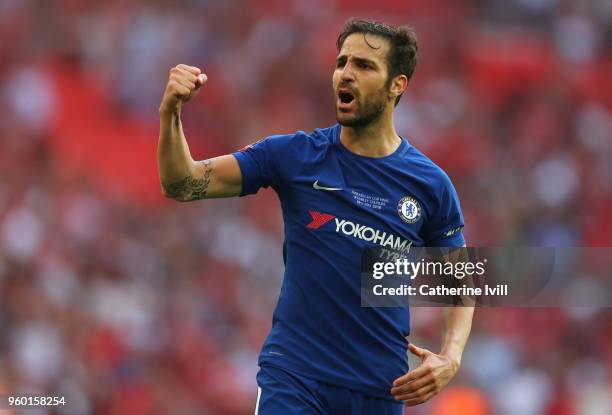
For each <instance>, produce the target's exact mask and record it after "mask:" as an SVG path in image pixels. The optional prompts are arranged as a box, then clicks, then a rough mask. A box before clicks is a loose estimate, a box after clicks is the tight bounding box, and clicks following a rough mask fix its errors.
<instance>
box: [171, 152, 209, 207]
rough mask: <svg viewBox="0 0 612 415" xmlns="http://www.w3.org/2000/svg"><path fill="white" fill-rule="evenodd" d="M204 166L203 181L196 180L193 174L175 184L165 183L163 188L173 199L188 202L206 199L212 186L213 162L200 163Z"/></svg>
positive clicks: (204, 161)
mask: <svg viewBox="0 0 612 415" xmlns="http://www.w3.org/2000/svg"><path fill="white" fill-rule="evenodd" d="M199 163H201V164H202V165H203V166H204V175H203V176H202V178H201V179H196V178H195V177H194V176H193V175H192V174H190V175H189V176H187V177H185V178H183V179H181V180H179V181H178V182H174V183H170V184H168V183H163V182H162V186H163V188H164V191H165V192H166V194H167V195H168V196H170V197H172V198H173V199H176V200H180V201H183V202H188V201H190V200H197V199H204V198H205V197H206V192H207V191H208V185H209V184H210V174H211V173H212V161H211V160H203V161H200V162H199Z"/></svg>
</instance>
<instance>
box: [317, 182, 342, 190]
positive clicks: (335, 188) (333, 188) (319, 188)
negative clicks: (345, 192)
mask: <svg viewBox="0 0 612 415" xmlns="http://www.w3.org/2000/svg"><path fill="white" fill-rule="evenodd" d="M312 187H313V189H315V190H326V191H328V192H334V191H336V190H342V188H341V187H325V186H320V185H319V181H318V180H316V181H315V182H314V183H313V184H312Z"/></svg>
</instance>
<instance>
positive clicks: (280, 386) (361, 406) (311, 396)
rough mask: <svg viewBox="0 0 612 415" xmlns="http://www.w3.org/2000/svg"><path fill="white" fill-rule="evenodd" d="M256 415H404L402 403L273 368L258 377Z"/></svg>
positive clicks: (266, 368)
mask: <svg viewBox="0 0 612 415" xmlns="http://www.w3.org/2000/svg"><path fill="white" fill-rule="evenodd" d="M257 385H258V386H259V388H260V390H259V392H258V401H257V404H256V412H255V415H287V414H291V415H338V414H342V415H374V414H375V415H401V414H403V413H404V405H403V403H402V402H397V401H396V402H391V401H388V400H386V399H381V398H374V397H371V396H368V395H367V394H364V393H361V392H357V391H353V390H350V389H346V388H342V387H338V386H335V385H331V384H327V383H324V382H319V381H316V380H313V379H308V378H307V377H304V376H300V375H297V374H295V373H291V372H289V371H287V370H285V369H281V368H277V367H274V366H262V367H261V368H260V370H259V373H258V374H257Z"/></svg>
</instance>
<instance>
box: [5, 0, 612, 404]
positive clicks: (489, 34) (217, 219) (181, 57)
mask: <svg viewBox="0 0 612 415" xmlns="http://www.w3.org/2000/svg"><path fill="white" fill-rule="evenodd" d="M375 3H376V4H375V5H372V2H367V1H363V0H355V1H352V0H335V1H324V0H313V1H307V0H275V1H244V2H241V1H238V0H233V1H223V2H221V1H219V2H217V1H206V0H200V1H195V0H194V1H186V2H181V3H180V4H179V3H178V2H173V1H159V0H157V1H144V0H143V1H138V0H130V1H118V0H104V1H84V0H83V1H80V0H63V1H44V0H40V1H34V0H2V1H1V2H0V111H1V113H2V117H0V388H2V389H4V390H14V389H16V388H27V389H29V390H32V391H39V392H51V391H54V392H56V393H64V394H66V395H67V396H71V397H72V398H73V402H72V403H71V405H70V407H69V408H68V409H67V410H65V411H63V412H61V413H65V414H79V415H87V414H92V415H94V414H95V415H97V414H112V415H119V414H131V415H148V414H179V415H189V414H196V413H197V414H228V415H232V414H249V413H252V410H253V405H254V400H255V381H254V377H255V373H256V370H257V367H256V360H257V354H258V351H259V348H260V345H261V344H262V342H263V339H264V336H265V334H266V333H267V331H268V329H269V327H270V324H271V311H272V308H273V306H274V303H275V301H276V297H277V294H278V289H279V284H280V278H281V272H282V260H281V246H280V244H281V236H282V223H281V217H280V214H279V207H278V202H277V200H276V197H275V195H274V194H273V192H272V191H271V190H268V191H262V192H260V194H258V195H257V196H256V197H250V198H245V199H233V200H224V201H210V202H205V203H202V202H196V203H191V204H179V203H177V202H174V201H169V200H165V199H163V197H162V196H161V193H160V188H159V183H158V181H157V180H158V179H157V173H156V164H155V148H156V142H157V132H158V131H157V127H158V124H157V123H158V119H157V107H158V104H159V101H160V98H161V95H162V91H163V88H164V85H165V82H166V79H167V74H168V69H169V68H170V67H171V66H173V65H175V64H178V63H189V64H194V65H198V66H200V67H201V68H203V69H204V71H205V72H206V73H207V74H208V77H209V81H208V83H207V85H206V86H205V88H204V89H203V91H202V93H201V94H200V96H198V97H197V99H196V100H195V101H194V102H193V103H190V104H189V106H188V107H187V109H186V110H185V112H184V125H185V130H186V132H187V136H188V139H189V142H190V145H191V147H192V154H193V155H194V157H196V158H205V157H209V156H214V155H220V154H223V153H227V152H231V151H234V150H236V149H238V148H240V147H242V146H243V145H245V144H248V143H250V142H253V141H255V140H257V139H259V138H262V137H265V136H267V135H270V134H273V133H280V132H291V131H295V130H297V129H304V130H312V129H313V128H315V127H318V126H327V125H331V124H332V123H333V122H334V118H333V99H332V91H331V72H332V69H333V65H334V62H333V60H334V57H335V54H336V51H335V40H336V37H337V34H338V32H339V31H340V29H341V27H342V24H343V22H344V21H345V20H346V19H347V18H348V17H351V16H357V17H367V18H370V19H380V20H385V21H388V22H390V23H393V24H401V23H406V22H409V23H411V24H412V25H413V26H414V27H415V28H416V31H417V33H418V36H419V39H420V48H421V49H420V52H421V61H420V63H419V65H418V67H417V71H416V74H415V76H414V78H413V82H412V84H411V86H410V88H409V90H408V92H407V94H405V96H404V97H403V98H402V100H401V102H400V104H399V106H398V108H397V109H396V123H397V128H398V130H399V131H400V133H401V134H402V135H404V136H407V137H408V138H409V139H410V140H411V142H412V143H413V144H414V145H416V146H417V147H419V148H420V149H421V150H423V151H424V152H426V153H427V154H428V155H429V156H430V157H431V158H432V159H433V160H434V161H436V162H437V163H438V164H439V165H441V166H442V167H443V168H444V169H445V170H446V171H447V172H448V173H449V175H450V176H451V177H452V178H453V180H454V182H455V184H456V187H457V189H458V192H459V194H460V196H461V201H462V206H463V210H464V213H465V222H466V224H467V227H466V229H465V235H466V238H467V240H468V241H469V243H470V245H472V246H489V245H492V246H500V245H513V244H514V245H563V246H610V245H612V220H611V219H612V188H611V183H612V163H610V160H611V159H612V77H611V76H610V74H611V73H612V54H611V51H612V26H611V25H610V22H611V19H612V3H610V2H608V1H605V0H589V1H581V2H574V1H564V0H503V1H502V0H493V1H484V0H483V1H477V0H473V1H451V0H446V1H445V0H429V1H427V2H417V1H414V0H410V1H407V0H402V1H399V0H398V1H377V2H375ZM374 10H375V11H374ZM305 312H307V310H305ZM439 316H440V313H439V311H438V310H435V309H417V310H414V329H413V333H414V335H413V339H412V340H413V341H414V342H415V343H417V344H419V345H423V346H427V347H431V348H432V349H433V350H436V349H437V347H438V345H439V332H440V324H439ZM611 376H612V313H611V311H610V309H605V310H597V309H591V308H577V309H480V310H477V312H476V319H475V325H474V329H473V334H472V336H471V339H470V341H469V345H468V348H467V351H466V353H465V356H464V360H463V367H462V369H461V371H460V375H459V376H458V378H457V379H456V380H455V381H454V382H453V383H452V384H451V386H449V387H448V389H447V390H446V391H445V392H444V393H443V395H440V396H439V397H437V398H435V399H434V400H433V401H432V402H431V403H428V404H426V405H424V406H421V407H417V408H413V409H409V410H407V411H406V413H407V414H434V415H442V414H453V415H463V414H470V415H481V414H482V415H484V414H490V413H496V414H521V415H531V414H546V415H553V414H554V415H574V414H576V415H579V414H586V415H600V414H601V415H605V414H610V413H612V399H611V396H612V382H611ZM4 413H10V412H8V411H5V412H4ZM23 413H24V414H25V413H28V414H30V413H31V414H44V413H51V412H45V411H38V412H36V411H32V412H23Z"/></svg>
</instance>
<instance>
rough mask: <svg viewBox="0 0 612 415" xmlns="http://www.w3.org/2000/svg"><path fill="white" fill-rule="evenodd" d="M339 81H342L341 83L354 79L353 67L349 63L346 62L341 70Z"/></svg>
mask: <svg viewBox="0 0 612 415" xmlns="http://www.w3.org/2000/svg"><path fill="white" fill-rule="evenodd" d="M340 79H342V80H343V81H352V80H354V79H355V74H354V73H353V66H352V65H351V64H350V63H348V62H347V63H346V64H345V65H344V67H343V68H342V73H341V74H340Z"/></svg>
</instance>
